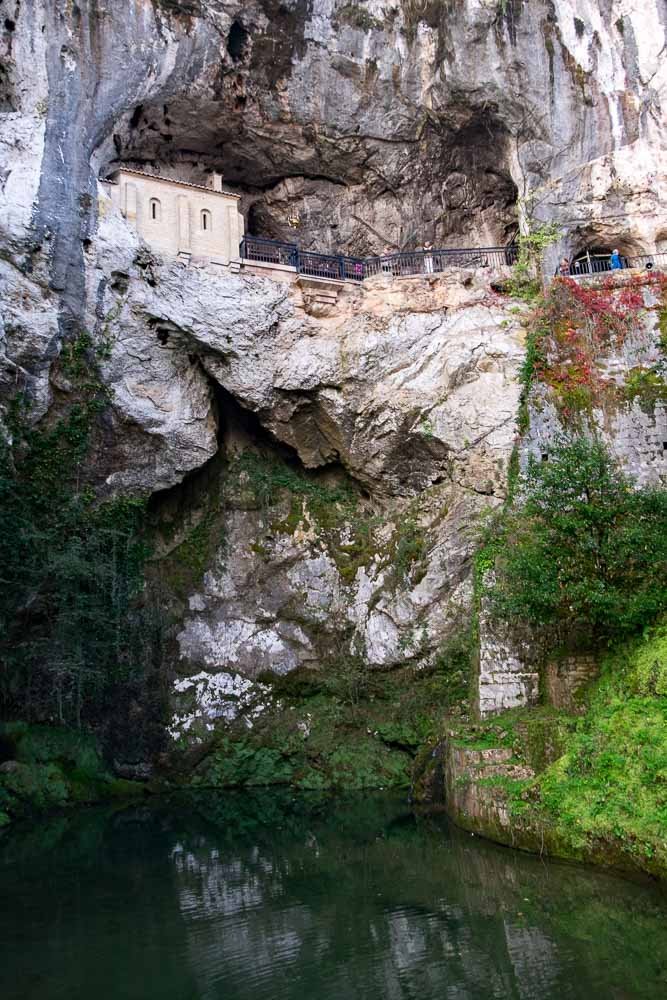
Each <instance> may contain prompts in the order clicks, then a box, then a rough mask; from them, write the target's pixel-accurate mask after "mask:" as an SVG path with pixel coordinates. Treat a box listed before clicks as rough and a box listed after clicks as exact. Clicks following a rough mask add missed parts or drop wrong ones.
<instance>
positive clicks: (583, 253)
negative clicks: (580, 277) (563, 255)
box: [570, 245, 623, 274]
mask: <svg viewBox="0 0 667 1000" xmlns="http://www.w3.org/2000/svg"><path fill="white" fill-rule="evenodd" d="M614 249H616V248H615V247H611V246H598V245H596V246H589V247H585V248H584V249H582V250H579V251H578V252H577V253H576V254H575V255H574V256H573V258H572V263H571V265H570V270H571V272H572V273H573V274H599V273H601V272H603V271H610V270H611V254H612V250H614ZM621 259H623V254H622V253H621Z"/></svg>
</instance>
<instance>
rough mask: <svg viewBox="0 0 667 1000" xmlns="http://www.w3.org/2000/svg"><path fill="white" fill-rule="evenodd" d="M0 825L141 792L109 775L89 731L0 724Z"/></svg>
mask: <svg viewBox="0 0 667 1000" xmlns="http://www.w3.org/2000/svg"><path fill="white" fill-rule="evenodd" d="M0 745H1V746H2V756H3V757H4V763H3V764H2V769H1V770H0V812H1V813H2V815H3V816H4V819H0V826H3V825H7V823H8V822H9V820H10V819H11V818H21V817H24V816H32V815H37V814H41V813H45V812H49V811H50V810H53V809H61V808H63V807H64V806H70V805H83V804H90V803H93V802H101V801H104V800H107V799H114V798H116V799H117V798H121V799H126V798H129V797H133V796H135V795H141V794H143V787H142V786H141V785H139V784H137V783H136V782H133V781H123V780H120V779H114V778H112V777H111V776H110V774H109V773H108V771H107V770H106V767H105V765H104V763H103V761H102V758H101V756H100V753H99V749H98V747H97V743H96V741H95V739H94V737H92V736H91V735H90V734H87V733H84V732H81V731H76V730H70V729H65V728H63V727H55V726H48V725H33V726H31V725H28V724H26V723H24V722H10V723H4V724H3V725H2V726H0Z"/></svg>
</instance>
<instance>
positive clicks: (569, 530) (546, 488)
mask: <svg viewBox="0 0 667 1000" xmlns="http://www.w3.org/2000/svg"><path fill="white" fill-rule="evenodd" d="M516 496H517V497H518V500H517V502H516V505H515V507H514V509H513V510H511V511H509V512H508V513H507V515H506V518H505V523H504V526H503V529H502V534H501V539H500V541H499V544H498V559H497V563H496V567H497V574H496V586H495V590H494V593H493V596H492V606H493V608H494V610H495V612H496V613H497V614H498V615H501V616H502V617H504V618H506V619H509V620H512V621H518V622H526V623H528V624H530V625H531V626H538V627H539V626H541V627H544V628H546V629H549V630H551V632H552V633H554V634H555V637H557V638H560V639H564V638H566V637H568V636H570V637H574V636H579V637H581V636H582V635H583V636H585V637H586V639H588V640H589V641H593V642H595V641H599V640H601V639H611V638H618V637H621V636H625V635H629V634H631V633H633V632H637V631H638V630H640V629H642V628H643V627H644V626H645V625H647V624H649V623H651V622H652V621H654V620H655V618H656V616H657V615H658V614H659V613H660V612H661V611H662V610H663V609H664V608H665V606H666V605H667V491H665V490H662V489H657V488H649V487H646V488H637V487H636V485H635V484H634V483H633V482H632V480H631V479H630V478H629V477H627V476H626V475H624V473H623V472H622V471H621V469H620V468H619V467H618V466H617V464H616V463H615V462H614V460H613V459H612V457H611V456H610V454H609V452H608V451H607V450H606V448H605V447H604V446H603V445H602V444H601V443H600V442H599V441H589V440H587V439H585V438H577V439H575V440H572V441H569V442H567V441H562V442H561V443H560V444H559V445H558V447H556V448H555V449H554V450H553V451H552V452H551V453H550V455H549V460H548V461H545V462H541V463H540V462H536V461H535V460H531V462H530V463H529V465H528V468H527V470H526V472H525V474H523V475H522V476H520V478H519V481H518V488H517V492H516Z"/></svg>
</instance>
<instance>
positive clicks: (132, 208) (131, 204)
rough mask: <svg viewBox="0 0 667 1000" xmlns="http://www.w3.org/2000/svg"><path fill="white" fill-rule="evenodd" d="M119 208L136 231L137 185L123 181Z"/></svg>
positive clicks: (137, 228) (137, 227)
mask: <svg viewBox="0 0 667 1000" xmlns="http://www.w3.org/2000/svg"><path fill="white" fill-rule="evenodd" d="M121 210H122V213H123V215H124V216H125V218H126V219H127V221H128V222H129V223H130V225H132V226H134V228H135V229H136V230H137V231H138V230H139V226H138V224H137V222H138V220H137V185H136V184H131V183H128V181H125V184H124V185H123V197H122V199H121Z"/></svg>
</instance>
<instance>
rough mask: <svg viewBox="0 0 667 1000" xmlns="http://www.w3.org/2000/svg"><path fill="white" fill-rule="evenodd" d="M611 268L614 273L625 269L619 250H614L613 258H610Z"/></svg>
mask: <svg viewBox="0 0 667 1000" xmlns="http://www.w3.org/2000/svg"><path fill="white" fill-rule="evenodd" d="M609 266H610V268H611V270H612V271H621V270H622V269H623V261H622V260H621V255H620V253H619V252H618V250H612V252H611V257H610V258H609Z"/></svg>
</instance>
